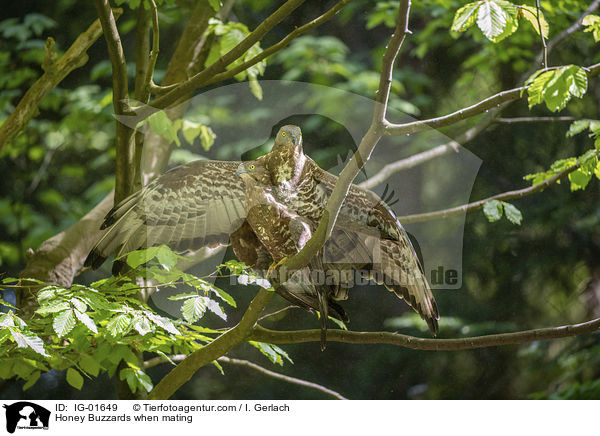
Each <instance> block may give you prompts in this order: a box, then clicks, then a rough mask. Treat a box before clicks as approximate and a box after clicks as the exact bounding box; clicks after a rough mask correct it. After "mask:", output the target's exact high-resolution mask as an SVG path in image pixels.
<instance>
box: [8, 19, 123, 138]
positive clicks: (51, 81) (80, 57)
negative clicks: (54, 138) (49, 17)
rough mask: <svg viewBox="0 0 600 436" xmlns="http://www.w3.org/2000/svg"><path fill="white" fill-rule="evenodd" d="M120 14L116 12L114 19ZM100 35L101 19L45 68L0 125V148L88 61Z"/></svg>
mask: <svg viewBox="0 0 600 436" xmlns="http://www.w3.org/2000/svg"><path fill="white" fill-rule="evenodd" d="M122 13H123V11H122V9H115V10H114V14H115V19H117V18H119V16H120V15H121V14H122ZM100 35H102V26H101V24H100V20H96V21H94V22H93V23H92V25H91V26H90V27H88V29H87V30H86V31H85V32H83V33H82V34H81V35H79V36H78V37H77V39H76V40H75V41H74V42H73V44H71V47H69V49H68V50H67V51H66V52H65V54H64V55H62V56H61V57H60V58H59V59H57V60H56V61H54V62H50V63H48V64H47V65H44V69H45V72H44V74H43V75H42V76H41V77H40V78H39V79H38V80H37V81H36V82H35V83H34V84H33V85H32V86H31V88H29V89H28V90H27V92H26V93H25V95H24V96H23V98H21V100H20V101H19V103H18V104H17V107H16V108H15V110H14V111H13V112H12V113H11V114H10V116H9V117H8V119H7V120H6V121H5V122H4V123H3V124H2V125H1V126H0V149H1V148H2V147H3V146H4V145H5V144H7V143H8V142H9V141H10V140H11V139H12V138H13V137H14V135H16V134H17V133H18V132H19V131H20V130H21V129H23V128H24V127H25V126H26V125H27V123H28V122H29V121H30V120H31V119H32V118H33V117H34V116H35V115H36V113H37V107H38V105H39V103H40V101H41V100H42V99H43V98H44V97H45V96H46V95H47V94H48V93H49V92H50V91H51V90H52V89H54V88H55V87H56V86H57V85H58V84H59V83H60V82H61V81H62V80H63V79H64V78H65V77H66V76H67V75H69V73H70V72H71V71H73V70H75V69H76V68H79V67H81V66H83V65H85V63H86V62H87V61H88V56H87V54H86V51H87V50H88V49H89V48H90V47H91V46H92V44H93V43H94V42H96V40H97V39H98V38H99V37H100ZM46 47H47V50H53V49H54V42H53V40H52V39H49V41H48V42H46Z"/></svg>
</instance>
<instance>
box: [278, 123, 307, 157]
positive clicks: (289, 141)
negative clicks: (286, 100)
mask: <svg viewBox="0 0 600 436" xmlns="http://www.w3.org/2000/svg"><path fill="white" fill-rule="evenodd" d="M280 147H291V148H293V149H294V150H295V151H296V153H301V152H302V131H301V130H300V127H298V126H294V125H293V124H288V125H287V126H283V127H282V128H280V129H279V131H278V132H277V136H275V144H274V145H273V149H275V148H280Z"/></svg>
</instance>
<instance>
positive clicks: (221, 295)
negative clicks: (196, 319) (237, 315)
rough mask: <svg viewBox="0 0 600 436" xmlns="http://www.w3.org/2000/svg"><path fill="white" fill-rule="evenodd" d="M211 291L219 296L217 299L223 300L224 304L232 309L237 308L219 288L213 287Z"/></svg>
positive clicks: (229, 296) (230, 297)
mask: <svg viewBox="0 0 600 436" xmlns="http://www.w3.org/2000/svg"><path fill="white" fill-rule="evenodd" d="M212 290H213V291H214V292H215V294H217V295H218V296H219V298H220V299H221V300H223V301H224V302H226V303H227V304H229V305H230V306H232V307H237V305H236V303H235V300H234V299H233V297H232V296H231V295H229V294H228V293H227V292H225V291H224V290H222V289H221V288H217V287H216V286H213V287H212Z"/></svg>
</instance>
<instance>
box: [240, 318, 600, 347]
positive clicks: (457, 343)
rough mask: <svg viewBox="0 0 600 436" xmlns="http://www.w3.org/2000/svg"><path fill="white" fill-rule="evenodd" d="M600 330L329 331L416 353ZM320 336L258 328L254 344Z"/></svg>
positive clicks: (592, 324) (599, 322) (342, 338)
mask: <svg viewBox="0 0 600 436" xmlns="http://www.w3.org/2000/svg"><path fill="white" fill-rule="evenodd" d="M598 330H600V318H598V319H594V320H591V321H587V322H584V323H581V324H571V325H563V326H559V327H548V328H541V329H535V330H525V331H521V332H515V333H500V334H494V335H486V336H474V337H469V338H458V339H427V338H419V337H416V336H409V335H403V334H400V333H390V332H353V331H348V330H329V331H328V332H327V340H328V341H332V342H346V343H350V344H390V345H398V346H400V347H405V348H411V349H413V350H435V351H442V350H446V351H457V350H471V349H474V348H485V347H496V346H499V345H517V344H524V343H527V342H533V341H541V340H544V339H558V338H568V337H571V336H579V335H585V334H589V333H594V332H597V331H598ZM320 335H321V332H320V331H319V330H296V331H276V330H269V329H266V328H264V327H261V326H259V325H257V326H256V327H255V328H254V333H253V334H252V336H251V337H250V340H254V341H261V342H268V343H271V344H298V343H302V342H318V341H320Z"/></svg>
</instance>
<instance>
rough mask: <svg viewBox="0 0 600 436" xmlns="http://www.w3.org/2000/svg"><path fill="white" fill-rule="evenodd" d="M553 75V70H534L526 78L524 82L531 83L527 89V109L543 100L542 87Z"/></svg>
mask: <svg viewBox="0 0 600 436" xmlns="http://www.w3.org/2000/svg"><path fill="white" fill-rule="evenodd" d="M553 76H554V71H546V72H544V73H540V72H539V71H536V72H535V73H533V75H532V76H531V77H530V78H529V79H527V81H526V82H525V84H528V83H531V85H530V86H529V88H528V89H527V101H528V103H529V109H531V108H532V107H533V106H535V105H536V104H540V103H541V102H543V101H544V88H545V87H546V84H547V83H548V82H549V81H550V79H551V78H552V77H553Z"/></svg>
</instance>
